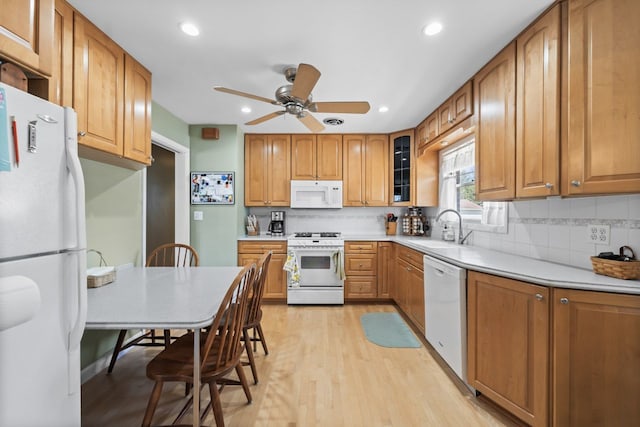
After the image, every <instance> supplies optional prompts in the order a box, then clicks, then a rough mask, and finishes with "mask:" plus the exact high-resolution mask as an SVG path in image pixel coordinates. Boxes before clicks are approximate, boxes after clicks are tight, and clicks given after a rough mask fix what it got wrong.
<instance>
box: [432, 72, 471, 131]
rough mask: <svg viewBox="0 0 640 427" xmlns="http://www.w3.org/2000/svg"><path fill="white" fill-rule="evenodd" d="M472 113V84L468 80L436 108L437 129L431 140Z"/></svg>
mask: <svg viewBox="0 0 640 427" xmlns="http://www.w3.org/2000/svg"><path fill="white" fill-rule="evenodd" d="M472 113H473V84H472V81H471V80H469V81H468V82H467V83H465V84H464V86H462V87H461V88H460V89H458V90H457V91H456V93H454V94H453V95H452V96H451V97H450V98H449V99H447V100H446V101H445V102H444V103H443V104H442V105H441V106H440V107H439V108H438V110H437V119H438V129H437V131H436V134H435V135H434V136H433V138H435V137H436V136H438V135H439V134H442V133H445V132H446V131H448V130H449V129H451V128H452V127H453V126H455V125H456V124H458V123H460V122H461V121H463V120H464V119H466V118H467V117H469V116H471V114H472ZM432 128H433V125H432ZM432 130H433V129H432Z"/></svg>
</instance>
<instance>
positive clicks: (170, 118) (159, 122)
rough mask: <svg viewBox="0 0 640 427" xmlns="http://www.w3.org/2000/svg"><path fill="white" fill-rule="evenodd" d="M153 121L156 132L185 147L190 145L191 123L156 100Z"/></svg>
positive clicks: (152, 111) (153, 107) (152, 115)
mask: <svg viewBox="0 0 640 427" xmlns="http://www.w3.org/2000/svg"><path fill="white" fill-rule="evenodd" d="M151 123H152V125H151V127H152V128H153V131H154V132H157V133H159V134H160V135H162V136H164V137H167V138H169V139H170V140H172V141H175V142H177V143H178V144H181V145H184V146H185V147H188V146H189V125H188V124H186V123H185V122H183V121H182V120H180V119H179V118H177V117H176V116H174V115H173V114H171V113H170V112H169V111H168V110H167V109H166V108H164V107H163V106H162V105H160V104H157V103H155V102H154V103H153V105H152V107H151Z"/></svg>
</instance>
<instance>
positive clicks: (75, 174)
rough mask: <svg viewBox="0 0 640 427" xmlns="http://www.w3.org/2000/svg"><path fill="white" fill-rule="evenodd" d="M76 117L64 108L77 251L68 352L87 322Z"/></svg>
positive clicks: (75, 346)
mask: <svg viewBox="0 0 640 427" xmlns="http://www.w3.org/2000/svg"><path fill="white" fill-rule="evenodd" d="M76 121H77V116H76V113H75V111H73V109H71V108H68V107H67V108H65V133H66V149H67V166H68V167H69V172H70V174H71V178H72V179H73V182H74V185H75V188H76V200H75V209H76V238H77V240H76V241H77V245H78V247H77V249H78V270H77V275H78V282H77V284H76V285H77V287H78V315H77V318H76V319H75V322H74V323H73V326H72V328H71V331H70V332H69V350H74V349H76V348H77V347H79V346H80V340H81V339H82V334H83V333H84V327H85V323H86V321H87V253H86V250H85V249H86V242H87V236H86V229H85V203H84V176H83V174H82V166H81V165H80V159H79V158H78V140H77V137H76V127H77V125H76Z"/></svg>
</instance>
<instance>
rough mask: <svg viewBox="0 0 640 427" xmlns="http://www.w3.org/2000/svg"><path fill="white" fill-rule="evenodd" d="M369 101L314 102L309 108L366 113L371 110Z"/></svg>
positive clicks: (321, 111) (329, 111) (319, 110)
mask: <svg viewBox="0 0 640 427" xmlns="http://www.w3.org/2000/svg"><path fill="white" fill-rule="evenodd" d="M369 108H370V107H369V103H368V102H366V101H363V102H314V103H312V104H311V105H310V106H309V110H310V111H313V112H315V113H353V114H364V113H366V112H368V111H369Z"/></svg>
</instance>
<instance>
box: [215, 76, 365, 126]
mask: <svg viewBox="0 0 640 427" xmlns="http://www.w3.org/2000/svg"><path fill="white" fill-rule="evenodd" d="M320 75H321V74H320V71H318V69H317V68H315V67H314V66H313V65H309V64H300V65H298V68H294V67H289V68H287V69H285V70H284V76H285V78H286V80H287V81H288V82H289V83H292V84H288V85H284V86H281V87H279V88H278V89H277V90H276V93H275V98H276V99H275V100H272V99H269V98H264V97H261V96H257V95H253V94H250V93H246V92H241V91H239V90H234V89H229V88H225V87H222V86H216V87H214V89H215V90H217V91H219V92H224V93H229V94H231V95H237V96H243V97H245V98H250V99H253V100H256V101H262V102H266V103H269V104H273V105H280V106H283V107H284V111H276V112H274V113H270V114H267V115H265V116H262V117H258V118H257V119H254V120H251V121H250V122H247V123H245V124H246V125H257V124H259V123H263V122H266V121H267V120H271V119H273V118H276V117H279V116H281V115H283V114H285V113H289V114H291V115H293V116H296V117H297V118H298V120H300V122H301V123H302V124H303V125H305V126H306V127H307V129H309V130H310V131H311V132H322V131H323V130H324V126H323V125H322V123H320V122H319V121H318V120H317V119H316V118H315V117H314V116H313V115H312V114H310V112H314V113H347V114H365V113H367V112H368V111H369V108H370V106H369V103H368V102H366V101H358V102H313V97H312V96H311V91H312V90H313V88H314V87H315V85H316V83H318V80H319V79H320ZM332 120H336V119H332ZM337 120H340V121H341V122H342V120H341V119H337ZM331 124H333V123H331ZM340 124H342V123H340Z"/></svg>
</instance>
